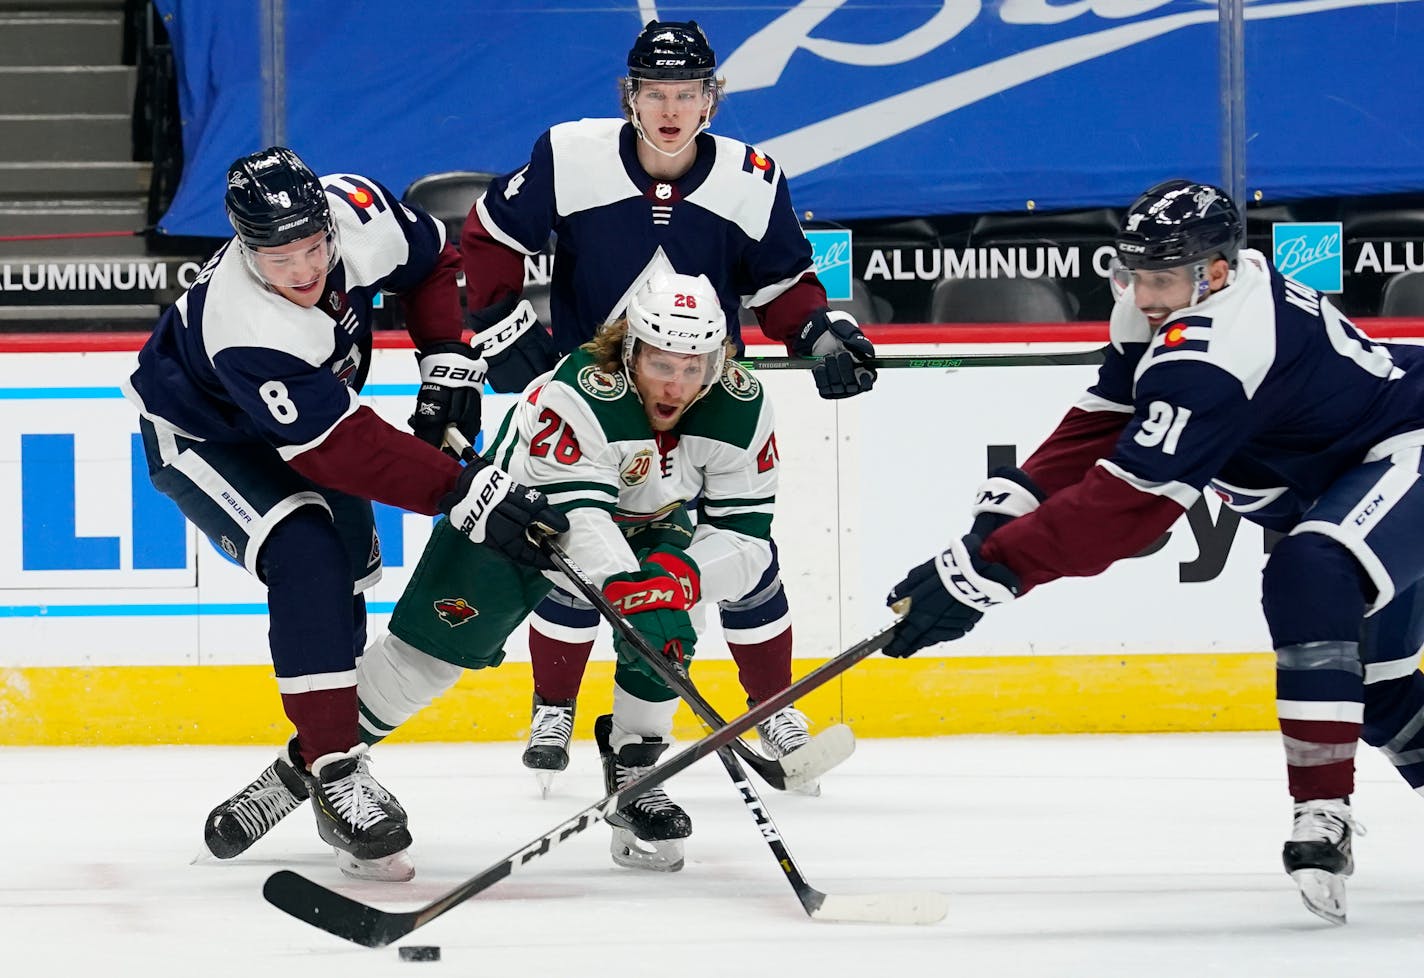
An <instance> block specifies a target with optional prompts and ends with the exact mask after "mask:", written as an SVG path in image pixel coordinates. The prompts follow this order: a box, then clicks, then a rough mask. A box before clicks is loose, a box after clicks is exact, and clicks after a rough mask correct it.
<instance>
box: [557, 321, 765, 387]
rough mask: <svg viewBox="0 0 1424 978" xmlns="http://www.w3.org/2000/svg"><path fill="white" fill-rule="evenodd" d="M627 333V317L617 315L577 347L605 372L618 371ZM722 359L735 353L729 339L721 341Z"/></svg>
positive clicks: (731, 356)
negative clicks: (591, 337) (723, 355)
mask: <svg viewBox="0 0 1424 978" xmlns="http://www.w3.org/2000/svg"><path fill="white" fill-rule="evenodd" d="M627 335H628V317H627V316H619V317H618V318H617V319H615V320H614V321H613V322H611V323H609V324H608V325H607V326H604V327H603V328H602V329H600V330H599V331H598V332H597V333H594V334H593V339H591V340H589V341H588V342H587V343H585V344H583V345H582V346H580V347H579V349H580V350H583V351H584V352H585V353H588V354H589V355H591V356H592V357H593V360H594V363H595V365H596V366H597V367H598V369H599V370H602V371H603V372H604V373H606V374H613V373H618V372H619V371H621V370H622V369H623V340H624V338H625V337H626V336H627ZM722 351H723V353H724V354H725V357H724V359H726V360H731V359H732V358H734V357H735V356H736V355H737V345H736V344H735V343H733V342H732V341H731V339H730V338H729V339H725V340H723V341H722Z"/></svg>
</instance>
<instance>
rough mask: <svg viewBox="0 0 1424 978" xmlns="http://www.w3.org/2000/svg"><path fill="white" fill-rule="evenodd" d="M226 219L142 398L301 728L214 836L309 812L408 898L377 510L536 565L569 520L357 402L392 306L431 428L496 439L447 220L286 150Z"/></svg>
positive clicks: (155, 345) (247, 172) (234, 202)
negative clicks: (378, 619)
mask: <svg viewBox="0 0 1424 978" xmlns="http://www.w3.org/2000/svg"><path fill="white" fill-rule="evenodd" d="M225 204H226V207H227V213H228V217H229V219H230V220H231V222H232V225H233V228H234V230H236V232H237V235H236V237H234V238H233V239H232V240H231V241H229V242H228V243H227V244H225V245H224V246H223V247H222V248H220V249H219V250H218V252H217V254H215V255H214V256H213V257H212V259H211V260H209V261H208V263H207V264H206V265H205V266H204V267H203V269H202V271H201V272H200V273H199V275H198V276H197V279H196V280H195V281H194V283H193V285H192V287H191V288H190V289H189V290H188V291H187V292H186V293H184V294H183V295H182V296H181V297H180V298H179V299H178V301H177V303H175V304H174V306H173V307H172V308H171V309H169V310H168V311H167V312H165V313H164V314H163V316H162V318H161V319H160V320H159V322H158V325H157V326H156V327H155V328H154V331H153V335H152V337H150V339H149V340H148V342H147V343H145V344H144V346H143V349H142V350H141V351H140V352H139V355H138V365H137V368H136V369H135V370H134V371H133V374H132V375H131V376H130V377H129V378H128V380H127V382H126V384H125V390H126V394H127V396H128V397H129V399H130V400H131V401H132V402H133V403H134V404H135V405H136V406H137V408H138V410H139V411H140V413H141V415H142V419H141V422H140V429H141V431H142V437H143V443H144V448H145V450H146V452H147V456H148V465H149V472H150V475H151V477H152V479H153V483H154V485H155V486H156V487H157V488H158V489H159V490H161V491H162V492H164V493H165V494H166V495H168V496H169V497H170V498H172V499H173V501H174V502H175V503H177V505H178V507H179V509H181V510H182V511H183V513H184V515H186V516H187V517H188V519H189V520H191V521H192V522H193V523H194V524H196V525H197V526H198V528H199V529H201V530H202V531H203V533H204V534H206V535H207V537H208V538H209V539H210V540H212V542H213V543H214V544H215V545H217V546H219V547H221V548H222V549H223V550H224V551H225V552H226V553H227V554H228V555H229V556H230V557H232V559H233V560H235V561H237V562H238V563H240V564H241V565H242V566H243V567H245V568H246V569H247V570H248V571H249V572H250V573H252V574H253V575H255V576H256V577H257V578H258V579H259V580H261V581H262V582H263V583H264V584H265V585H266V586H267V604H268V611H269V617H270V631H269V638H270V643H271V653H272V662H273V665H274V666H275V670H276V675H277V688H278V691H279V693H280V694H281V698H282V707H283V709H284V710H285V712H286V714H287V717H288V719H290V720H291V721H292V724H293V726H294V727H295V728H296V735H295V736H294V737H293V738H292V740H291V741H290V742H289V743H288V745H287V747H286V749H285V750H283V752H282V754H281V756H280V757H279V758H278V760H277V761H276V762H274V763H273V765H272V766H271V767H269V768H268V769H267V770H266V771H265V772H263V775H262V777H260V778H258V780H257V781H255V782H253V784H251V785H249V786H248V787H247V788H246V789H244V790H243V791H242V792H239V793H238V794H237V795H236V796H234V797H233V798H232V799H229V801H227V802H224V803H223V804H222V805H219V806H218V807H217V808H216V809H214V811H213V812H212V814H211V815H210V816H209V819H208V823H207V825H206V827H205V832H204V837H205V840H206V842H207V845H208V848H209V849H210V850H211V851H212V853H213V854H214V855H215V856H218V857H219V858H229V857H231V856H234V855H236V854H237V853H239V852H241V851H242V850H243V849H245V848H246V847H247V846H248V845H250V844H251V841H252V840H253V839H255V838H256V837H257V836H259V835H260V834H261V830H260V829H259V826H260V824H261V823H263V822H264V821H267V820H270V821H272V822H275V820H276V819H277V818H280V813H278V812H277V811H276V809H277V808H282V807H284V806H285V807H286V808H287V810H290V808H291V807H295V805H296V804H298V803H299V802H300V801H301V800H304V799H305V798H306V797H307V796H308V794H310V795H311V797H312V798H313V801H314V802H315V804H314V805H313V808H314V809H315V811H316V819H317V830H318V832H319V834H320V835H321V837H322V839H323V840H325V841H326V842H327V843H329V844H330V845H332V846H334V847H335V848H336V849H337V850H338V857H339V863H340V866H341V868H342V870H343V871H344V872H346V873H347V874H348V875H352V876H357V877H360V878H366V879H397V880H399V879H409V878H410V876H411V875H412V874H413V872H414V870H413V868H412V866H411V863H410V859H409V857H408V855H407V853H406V850H407V848H408V847H409V846H410V832H409V829H408V827H407V824H406V816H405V812H404V811H403V810H402V809H401V807H400V805H399V803H397V802H396V801H395V799H394V798H393V797H392V796H391V795H390V794H389V793H388V792H387V791H386V790H385V789H383V788H382V787H381V786H380V785H379V784H378V783H377V782H376V781H375V780H374V779H373V778H372V777H371V775H370V772H369V770H368V765H369V758H368V756H367V754H366V747H365V746H364V745H363V744H362V743H361V738H360V736H359V735H358V733H357V700H356V658H357V656H359V655H360V652H361V649H362V648H363V647H364V645H365V641H366V636H365V629H366V605H365V599H364V597H363V596H362V593H361V592H363V591H364V590H365V589H367V588H369V587H370V586H371V585H372V584H374V583H375V582H376V580H377V579H379V577H380V573H381V557H380V547H379V543H378V541H377V538H376V534H375V530H374V521H373V517H372V512H371V503H370V501H371V500H380V501H381V502H384V503H387V504H389V505H392V506H398V507H401V508H403V509H408V510H411V511H413V512H417V513H425V514H427V515H434V514H436V513H445V514H446V515H448V516H449V517H450V521H451V524H452V525H454V526H456V527H458V528H459V532H460V533H462V534H463V535H464V536H465V537H468V538H469V540H471V541H473V542H475V543H484V544H487V545H489V546H491V547H494V548H495V549H497V550H499V551H500V552H501V553H503V554H505V555H507V556H508V557H510V558H512V559H515V560H520V561H524V562H528V563H535V564H538V563H541V562H542V561H543V560H544V558H543V557H542V556H541V555H540V554H539V553H538V551H537V550H536V549H535V547H534V546H533V545H532V543H531V541H530V539H529V537H528V533H529V531H530V529H531V527H543V528H547V529H549V530H552V531H555V532H561V531H563V530H565V529H567V528H568V521H567V520H566V519H565V518H564V516H563V515H562V514H561V513H559V512H558V511H556V510H554V509H552V508H551V507H549V506H548V504H547V500H546V499H545V497H544V495H543V494H542V493H540V492H537V491H534V490H529V489H526V488H525V487H523V486H520V485H519V484H518V483H516V482H514V481H513V480H512V479H510V477H509V476H508V475H507V474H506V473H504V472H503V471H501V470H500V469H498V468H496V467H495V466H493V465H491V464H489V463H488V462H486V461H484V460H483V459H476V460H473V461H471V462H470V463H469V464H467V465H466V466H464V467H463V468H462V467H461V466H460V464H459V463H458V462H457V461H456V460H455V459H454V458H453V457H450V456H448V455H446V454H442V453H441V452H440V451H439V450H438V449H436V448H433V447H431V446H430V445H427V444H425V443H424V442H422V441H421V440H420V439H419V438H415V437H412V436H411V435H409V434H406V433H404V432H401V431H398V430H397V429H395V428H393V427H391V426H390V425H388V424H387V423H386V422H384V421H382V420H381V419H380V418H379V417H377V415H376V414H375V413H374V412H373V411H372V410H371V409H370V408H369V407H362V406H361V405H360V403H359V401H358V399H357V392H359V391H360V389H361V385H362V382H363V381H364V379H365V376H366V371H367V369H368V367H369V365H370V352H371V308H372V299H373V298H374V296H375V295H376V294H377V293H378V292H380V291H382V290H385V291H389V292H394V293H397V294H399V295H400V296H401V298H402V300H403V301H404V303H405V306H406V311H407V319H408V321H409V322H410V332H411V336H412V338H414V340H415V341H416V345H417V348H418V350H419V353H418V354H417V357H418V360H419V364H420V372H421V377H422V381H423V382H422V385H421V388H420V393H419V396H418V399H417V407H416V414H415V417H414V418H413V419H412V422H413V424H414V426H415V427H416V428H417V430H418V431H421V430H426V431H428V430H434V431H438V432H442V433H443V432H444V430H445V427H446V425H447V424H454V425H457V426H458V427H459V428H460V429H461V430H462V431H463V432H465V433H466V435H467V436H468V437H469V438H471V439H473V437H474V436H475V434H476V433H477V432H478V430H479V425H480V421H479V416H480V410H479V398H480V391H481V389H482V388H481V381H480V373H481V371H482V368H483V364H482V363H481V362H480V361H479V358H478V354H477V353H475V351H473V350H471V348H470V347H469V346H468V345H466V344H463V343H461V342H460V334H461V326H462V324H461V322H460V313H459V301H458V300H459V293H458V291H457V287H456V285H455V276H456V273H457V271H458V269H459V259H458V257H457V256H456V254H455V250H454V248H453V247H451V246H450V245H448V244H447V243H446V242H445V240H444V230H443V228H442V226H441V224H440V223H439V222H438V221H435V220H433V219H431V218H430V217H429V216H428V215H426V214H424V213H420V212H418V211H415V210H412V209H410V208H407V207H404V206H402V204H401V203H400V202H399V201H398V200H397V199H396V198H395V197H393V196H392V195H391V194H390V192H389V191H387V190H386V189H385V188H384V187H382V186H381V185H380V184H379V183H377V182H375V181H374V180H369V179H367V178H365V177H362V176H358V175H355V174H349V173H348V174H337V175H333V176H328V177H326V178H324V179H320V180H319V179H318V178H317V177H316V175H315V174H313V173H312V171H311V170H310V169H308V168H307V166H306V164H304V163H303V162H302V161H301V160H300V159H299V158H298V157H297V155H296V154H295V153H293V152H292V151H291V150H289V149H286V148H283V147H279V146H274V147H272V148H270V149H267V150H263V151H262V152H260V153H254V154H252V155H250V156H245V157H242V158H241V159H239V160H237V161H236V162H234V163H233V165H232V166H231V168H230V169H229V170H228V174H227V191H226V197H225ZM353 595H354V597H353Z"/></svg>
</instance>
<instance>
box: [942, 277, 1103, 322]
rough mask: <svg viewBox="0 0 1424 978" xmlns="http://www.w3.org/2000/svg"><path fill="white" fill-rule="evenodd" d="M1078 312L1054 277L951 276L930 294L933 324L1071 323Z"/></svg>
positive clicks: (1070, 298)
mask: <svg viewBox="0 0 1424 978" xmlns="http://www.w3.org/2000/svg"><path fill="white" fill-rule="evenodd" d="M1076 313H1077V310H1076V309H1075V308H1074V304H1073V299H1072V297H1071V296H1069V294H1068V292H1067V291H1066V290H1065V289H1064V288H1063V286H1062V285H1060V284H1059V283H1058V282H1057V281H1056V280H1055V279H1051V278H947V279H943V280H942V281H940V282H938V283H936V285H935V287H934V292H933V294H932V295H931V296H930V322H933V323H1067V322H1072V321H1073V318H1074V316H1075V315H1076Z"/></svg>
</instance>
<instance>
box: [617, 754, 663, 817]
mask: <svg viewBox="0 0 1424 978" xmlns="http://www.w3.org/2000/svg"><path fill="white" fill-rule="evenodd" d="M651 770H652V768H650V767H624V766H623V765H622V764H619V765H618V790H619V791H622V790H623V789H624V788H626V787H628V785H630V784H632V783H633V782H634V781H637V780H638V779H639V778H641V777H642V776H643V775H645V774H647V773H648V772H649V771H651ZM629 807H630V808H637V809H641V810H642V811H645V812H649V813H655V812H667V811H675V810H676V809H677V806H676V805H675V804H673V801H672V799H671V798H669V797H668V796H667V792H665V791H663V789H662V786H661V785H659V786H658V787H656V788H653V789H652V790H650V791H647V792H645V793H643V794H641V795H639V796H638V797H637V798H634V799H633V801H632V802H630V803H629Z"/></svg>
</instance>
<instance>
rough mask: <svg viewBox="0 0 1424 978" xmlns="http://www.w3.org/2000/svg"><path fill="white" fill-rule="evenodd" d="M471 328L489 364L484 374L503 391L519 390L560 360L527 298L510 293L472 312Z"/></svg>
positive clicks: (514, 392) (472, 341)
mask: <svg viewBox="0 0 1424 978" xmlns="http://www.w3.org/2000/svg"><path fill="white" fill-rule="evenodd" d="M470 328H471V329H473V330H474V331H475V338H474V339H473V340H471V341H470V342H471V343H473V344H474V345H475V346H476V348H477V349H478V350H479V351H480V353H481V354H482V355H483V356H484V358H485V362H486V363H488V364H489V369H488V371H487V372H486V374H485V378H486V379H487V380H488V381H489V384H490V386H491V387H493V388H494V389H495V390H497V391H499V392H500V393H501V394H518V393H519V392H520V391H522V390H524V388H526V387H528V386H529V382H530V381H531V380H533V379H534V378H535V377H538V376H539V375H540V374H543V373H548V372H549V371H550V370H552V369H553V367H554V364H555V363H557V362H558V359H559V358H558V355H557V354H556V353H555V351H554V338H553V337H552V336H550V335H549V331H548V330H547V329H545V328H544V324H543V323H541V322H539V317H538V316H536V315H534V307H533V306H532V305H530V303H529V300H528V299H521V298H520V297H519V296H517V295H510V296H506V297H505V298H503V299H501V300H500V301H498V302H496V303H495V304H494V305H492V306H486V307H485V308H484V309H481V310H480V311H479V312H472V313H470Z"/></svg>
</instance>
